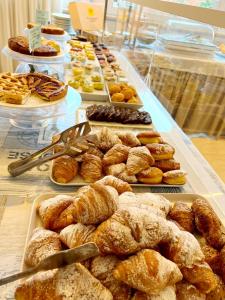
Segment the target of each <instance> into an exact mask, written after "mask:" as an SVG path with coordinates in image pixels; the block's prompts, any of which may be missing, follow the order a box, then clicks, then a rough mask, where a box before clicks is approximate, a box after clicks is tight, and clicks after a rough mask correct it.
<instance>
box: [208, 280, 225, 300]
mask: <svg viewBox="0 0 225 300" xmlns="http://www.w3.org/2000/svg"><path fill="white" fill-rule="evenodd" d="M216 277H217V286H216V288H215V289H214V290H212V291H211V292H210V293H208V294H207V295H206V300H223V299H225V285H224V283H223V281H222V279H221V278H220V277H219V276H216Z"/></svg>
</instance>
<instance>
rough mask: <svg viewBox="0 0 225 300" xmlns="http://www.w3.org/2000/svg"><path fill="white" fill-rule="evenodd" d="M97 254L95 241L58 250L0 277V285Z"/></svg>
mask: <svg viewBox="0 0 225 300" xmlns="http://www.w3.org/2000/svg"><path fill="white" fill-rule="evenodd" d="M97 255H99V249H98V247H97V246H96V244H95V243H87V244H84V245H82V246H79V247H77V248H73V249H69V250H64V251H60V252H58V253H55V254H53V255H51V256H48V257H47V258H45V259H43V260H42V261H41V262H40V263H39V264H38V265H37V266H36V267H34V268H30V269H27V270H26V271H24V272H20V273H17V274H14V275H10V276H8V277H5V278H1V279H0V286H1V285H4V284H7V283H9V282H12V281H15V280H18V279H20V278H23V277H26V276H28V275H33V274H35V273H37V272H40V271H47V270H52V269H56V268H62V267H65V266H67V265H70V264H73V263H75V262H82V261H84V260H86V259H88V258H91V257H94V256H97Z"/></svg>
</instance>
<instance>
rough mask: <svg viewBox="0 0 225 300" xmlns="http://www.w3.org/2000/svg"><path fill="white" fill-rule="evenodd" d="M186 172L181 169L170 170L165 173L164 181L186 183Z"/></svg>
mask: <svg viewBox="0 0 225 300" xmlns="http://www.w3.org/2000/svg"><path fill="white" fill-rule="evenodd" d="M185 175H186V173H185V172H184V171H181V170H173V171H168V172H166V173H164V174H163V182H164V183H167V184H175V185H177V184H178V185H183V184H185V183H186V177H185Z"/></svg>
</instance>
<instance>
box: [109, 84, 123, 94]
mask: <svg viewBox="0 0 225 300" xmlns="http://www.w3.org/2000/svg"><path fill="white" fill-rule="evenodd" d="M120 91H121V88H120V86H119V85H118V84H116V83H113V84H109V93H110V95H113V94H115V93H120Z"/></svg>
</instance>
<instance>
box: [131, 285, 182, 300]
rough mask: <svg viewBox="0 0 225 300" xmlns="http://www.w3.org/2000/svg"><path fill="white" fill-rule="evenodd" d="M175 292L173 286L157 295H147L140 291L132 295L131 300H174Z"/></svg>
mask: <svg viewBox="0 0 225 300" xmlns="http://www.w3.org/2000/svg"><path fill="white" fill-rule="evenodd" d="M176 299H177V298H176V291H175V287H174V286H170V285H169V286H167V287H166V288H165V289H163V290H161V291H160V292H159V293H158V294H155V295H149V294H146V293H143V292H140V291H137V292H136V293H135V294H134V297H133V298H132V300H176Z"/></svg>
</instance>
